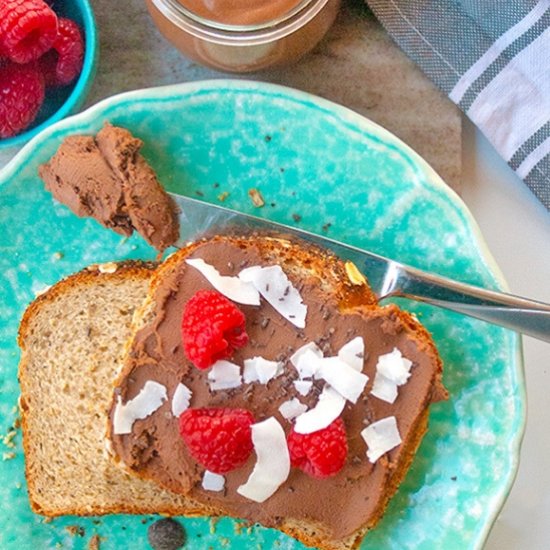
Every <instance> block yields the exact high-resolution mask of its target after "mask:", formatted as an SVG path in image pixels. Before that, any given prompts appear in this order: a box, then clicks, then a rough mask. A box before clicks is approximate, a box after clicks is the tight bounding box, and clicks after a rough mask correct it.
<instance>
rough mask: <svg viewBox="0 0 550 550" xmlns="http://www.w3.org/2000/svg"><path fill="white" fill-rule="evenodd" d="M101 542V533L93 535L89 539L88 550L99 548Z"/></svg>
mask: <svg viewBox="0 0 550 550" xmlns="http://www.w3.org/2000/svg"><path fill="white" fill-rule="evenodd" d="M99 543H100V538H99V535H92V538H91V539H90V540H89V541H88V550H99Z"/></svg>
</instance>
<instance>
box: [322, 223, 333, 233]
mask: <svg viewBox="0 0 550 550" xmlns="http://www.w3.org/2000/svg"><path fill="white" fill-rule="evenodd" d="M331 226H332V224H331V223H330V222H329V223H325V224H324V225H323V227H322V228H321V229H322V230H323V231H328V230H329V229H330V228H331Z"/></svg>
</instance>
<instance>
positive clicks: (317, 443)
mask: <svg viewBox="0 0 550 550" xmlns="http://www.w3.org/2000/svg"><path fill="white" fill-rule="evenodd" d="M287 444H288V450H289V453H290V463H291V464H292V466H294V467H296V468H300V469H301V470H303V471H304V472H305V473H306V474H308V475H310V476H312V477H316V478H319V479H322V478H325V477H330V476H332V475H334V474H336V473H338V472H339V471H340V470H341V469H342V468H343V466H344V464H345V462H346V458H347V455H348V442H347V439H346V428H345V426H344V422H343V421H342V419H341V418H337V419H336V420H335V421H334V422H332V424H329V425H328V426H327V427H326V428H324V429H322V430H319V431H317V432H313V433H311V434H299V433H296V432H295V431H294V430H291V432H290V433H289V434H288V437H287Z"/></svg>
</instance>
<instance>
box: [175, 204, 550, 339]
mask: <svg viewBox="0 0 550 550" xmlns="http://www.w3.org/2000/svg"><path fill="white" fill-rule="evenodd" d="M169 195H170V196H171V197H172V199H173V200H174V202H175V203H176V205H177V206H178V209H179V222H180V239H179V241H178V243H177V244H176V246H180V247H181V246H185V245H186V244H187V243H188V242H192V241H195V240H197V239H200V238H204V237H209V236H213V235H216V234H241V235H243V234H250V233H256V234H258V236H277V237H282V238H290V239H293V240H301V241H305V242H308V243H312V244H314V245H317V246H319V247H321V248H324V249H328V250H330V251H332V252H333V253H334V254H335V255H336V256H338V257H340V258H341V259H342V260H344V261H348V262H352V263H353V264H354V265H355V267H357V269H358V270H359V271H360V272H361V273H362V274H364V275H365V276H366V278H367V280H368V283H369V286H370V287H371V288H372V290H373V292H374V293H375V294H376V296H377V297H378V299H379V300H380V301H381V300H384V299H385V298H389V297H402V298H408V299H411V300H416V301H419V302H424V303H428V304H431V305H433V306H437V307H443V308H445V309H449V310H452V311H455V312H458V313H461V314H464V315H468V316H471V317H475V318H476V319H481V320H483V321H487V322H490V323H494V324H497V325H501V326H503V327H507V328H510V329H512V330H515V331H517V332H521V333H524V334H528V335H529V336H533V337H534V338H538V339H540V340H544V341H546V342H550V304H546V303H543V302H539V301H535V300H530V299H527V298H522V297H519V296H514V295H512V294H506V293H502V292H496V291H494V290H488V289H484V288H481V287H478V286H473V285H469V284H465V283H462V282H459V281H455V280H453V279H450V278H447V277H442V276H440V275H436V274H434V273H429V272H426V271H423V270H420V269H417V268H415V267H412V266H409V265H406V264H403V263H401V262H399V261H396V260H393V259H390V258H386V257H384V256H381V255H379V254H375V253H373V252H369V251H368V250H364V249H361V248H358V247H356V246H352V245H349V244H345V243H342V242H339V241H336V240H334V239H331V238H328V237H325V236H321V235H317V234H315V233H311V232H309V231H305V230H303V229H298V228H296V227H292V226H288V225H285V224H281V223H278V222H272V221H268V220H265V219H263V218H259V217H256V216H251V215H249V214H244V213H241V212H238V211H236V210H232V209H230V208H225V207H222V206H219V205H216V204H210V203H207V202H204V201H200V200H197V199H193V198H190V197H187V196H184V195H179V194H176V193H169Z"/></svg>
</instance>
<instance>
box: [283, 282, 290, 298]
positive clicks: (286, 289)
mask: <svg viewBox="0 0 550 550" xmlns="http://www.w3.org/2000/svg"><path fill="white" fill-rule="evenodd" d="M289 292H290V285H287V287H286V288H285V291H284V292H283V296H288V293H289Z"/></svg>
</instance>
